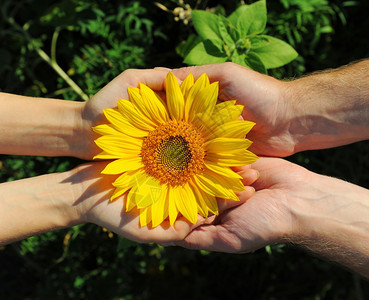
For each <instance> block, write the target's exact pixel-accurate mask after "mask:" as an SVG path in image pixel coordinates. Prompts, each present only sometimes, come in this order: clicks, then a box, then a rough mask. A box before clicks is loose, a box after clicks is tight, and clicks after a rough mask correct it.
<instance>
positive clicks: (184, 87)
mask: <svg viewBox="0 0 369 300" xmlns="http://www.w3.org/2000/svg"><path fill="white" fill-rule="evenodd" d="M193 84H194V79H193V75H192V74H191V73H190V74H188V75H187V77H186V78H185V80H183V82H182V84H181V92H182V95H183V96H184V99H185V102H187V97H188V93H189V91H190V89H191V88H192V86H193Z"/></svg>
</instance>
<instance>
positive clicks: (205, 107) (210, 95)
mask: <svg viewBox="0 0 369 300" xmlns="http://www.w3.org/2000/svg"><path fill="white" fill-rule="evenodd" d="M218 92H219V83H218V82H213V83H212V84H210V85H208V86H207V87H205V88H204V89H202V90H201V91H200V92H198V93H197V95H196V96H195V98H194V100H193V103H192V107H191V110H190V114H189V119H188V120H189V121H192V120H193V119H194V117H195V116H196V115H197V114H201V115H202V119H203V120H204V121H206V120H207V119H210V118H211V115H212V113H213V111H214V108H215V104H216V102H217V99H218Z"/></svg>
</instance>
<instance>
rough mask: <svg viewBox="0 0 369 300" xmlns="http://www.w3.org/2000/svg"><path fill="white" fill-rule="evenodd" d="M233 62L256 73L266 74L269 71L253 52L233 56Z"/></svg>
mask: <svg viewBox="0 0 369 300" xmlns="http://www.w3.org/2000/svg"><path fill="white" fill-rule="evenodd" d="M232 61H233V62H234V63H236V64H239V65H241V66H245V67H248V68H250V69H252V70H254V71H257V72H260V73H263V74H266V73H267V70H266V68H265V66H264V64H263V62H262V61H261V60H260V58H259V57H258V56H257V55H256V54H255V53H253V52H248V53H247V54H246V53H242V54H238V53H237V54H235V55H233V56H232Z"/></svg>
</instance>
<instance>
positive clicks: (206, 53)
mask: <svg viewBox="0 0 369 300" xmlns="http://www.w3.org/2000/svg"><path fill="white" fill-rule="evenodd" d="M227 58H228V57H227V55H225V54H224V53H222V52H220V51H219V49H217V48H216V47H215V46H214V44H212V41H210V40H205V41H203V42H201V43H198V44H197V45H196V46H195V47H194V48H192V50H191V51H190V52H189V53H188V54H187V56H186V57H185V59H184V63H186V64H188V65H203V64H214V63H221V62H225V61H227Z"/></svg>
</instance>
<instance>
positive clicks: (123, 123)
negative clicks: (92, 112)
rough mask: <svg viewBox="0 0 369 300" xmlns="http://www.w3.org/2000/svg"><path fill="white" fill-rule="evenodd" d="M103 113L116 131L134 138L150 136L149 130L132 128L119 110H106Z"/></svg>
mask: <svg viewBox="0 0 369 300" xmlns="http://www.w3.org/2000/svg"><path fill="white" fill-rule="evenodd" d="M103 112H104V115H105V117H106V119H107V120H108V121H109V122H110V123H111V126H112V127H113V128H114V129H116V130H118V131H120V132H122V133H125V134H127V135H129V136H133V137H144V136H147V135H148V132H147V130H146V131H145V130H141V129H138V128H136V127H134V126H132V125H131V124H130V123H129V122H128V120H127V119H126V118H125V117H123V115H122V114H121V113H120V112H119V111H118V110H117V109H114V108H106V109H104V110H103Z"/></svg>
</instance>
